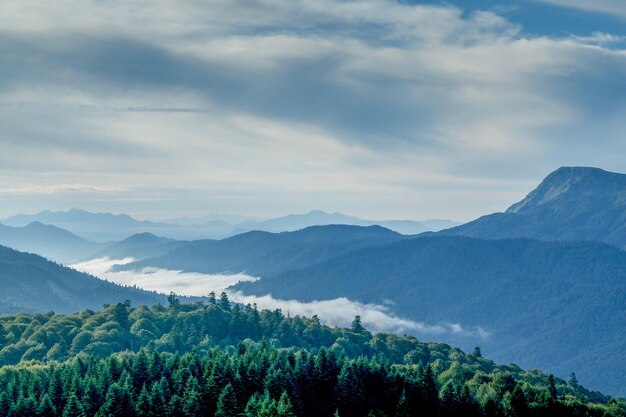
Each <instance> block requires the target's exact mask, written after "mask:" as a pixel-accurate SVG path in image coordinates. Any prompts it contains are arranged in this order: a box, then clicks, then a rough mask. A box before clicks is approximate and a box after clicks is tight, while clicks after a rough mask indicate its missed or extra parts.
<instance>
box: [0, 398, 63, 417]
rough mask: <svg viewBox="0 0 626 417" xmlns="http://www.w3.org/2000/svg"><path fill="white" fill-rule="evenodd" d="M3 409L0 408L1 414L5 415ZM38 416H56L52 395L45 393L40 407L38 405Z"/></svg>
mask: <svg viewBox="0 0 626 417" xmlns="http://www.w3.org/2000/svg"><path fill="white" fill-rule="evenodd" d="M3 415H5V414H2V411H1V410H0V416H3ZM37 416H38V417H56V416H57V409H56V407H55V406H54V404H53V403H52V400H51V399H50V396H48V394H45V395H44V396H43V398H42V399H41V401H40V402H39V407H37Z"/></svg>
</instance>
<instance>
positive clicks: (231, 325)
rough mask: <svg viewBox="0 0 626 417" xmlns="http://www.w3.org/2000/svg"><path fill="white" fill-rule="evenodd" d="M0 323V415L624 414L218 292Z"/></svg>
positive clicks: (451, 357) (505, 373)
mask: <svg viewBox="0 0 626 417" xmlns="http://www.w3.org/2000/svg"><path fill="white" fill-rule="evenodd" d="M0 323H1V324H2V327H3V328H5V329H6V330H7V332H6V333H5V334H6V340H5V343H4V345H3V346H2V350H1V351H0V355H4V356H2V357H4V358H5V360H6V358H13V359H12V360H14V361H15V362H12V363H11V364H7V365H5V366H3V367H1V368H0V416H3V417H4V416H9V417H20V416H29V417H31V416H41V417H48V416H50V417H52V416H55V417H56V416H63V417H74V416H77V417H82V416H84V417H121V416H124V417H157V416H166V417H169V416H171V417H174V416H175V417H178V416H182V417H196V416H219V417H231V416H233V417H234V416H237V417H239V416H245V417H309V416H311V417H318V416H319V417H330V416H333V415H340V416H342V417H351V416H352V417H365V416H387V417H392V416H398V417H401V416H412V415H420V416H425V417H431V416H432V417H448V416H450V417H456V416H464V417H479V416H485V417H487V416H499V417H548V416H552V415H558V416H563V417H578V416H587V417H624V416H626V412H625V408H624V404H623V403H620V402H618V401H615V400H611V399H610V398H608V397H604V396H601V395H598V394H594V393H590V392H589V391H587V390H585V389H584V388H583V387H581V386H580V385H578V383H576V387H575V388H574V387H572V386H570V385H568V384H567V383H566V382H565V381H563V380H560V379H558V378H554V377H553V376H547V375H544V374H541V373H539V372H537V371H531V372H523V371H521V370H520V369H519V368H518V367H516V366H512V365H511V366H498V365H496V364H494V363H493V362H491V361H489V360H487V359H485V358H483V357H481V356H480V355H476V354H475V353H473V354H465V353H463V352H462V351H460V350H459V349H455V348H451V347H450V346H448V345H445V344H437V343H420V342H419V341H417V340H416V339H415V338H412V337H408V336H405V337H398V336H394V335H387V334H377V335H372V334H371V333H369V332H368V331H367V330H365V329H363V328H361V327H360V326H356V325H353V326H352V328H350V329H339V328H329V327H327V326H324V325H322V324H320V322H319V320H318V319H317V318H315V317H314V318H311V319H308V318H303V317H297V316H296V317H285V316H284V315H283V314H282V313H281V312H280V311H278V310H277V311H268V310H263V311H259V310H257V309H256V308H254V307H252V306H245V307H242V306H239V305H231V304H230V303H228V305H226V303H220V302H219V301H216V302H215V303H211V304H209V305H202V304H192V305H189V304H179V305H177V306H176V307H175V308H168V309H166V308H163V307H160V306H155V307H154V308H152V309H150V308H147V307H144V306H142V307H139V308H133V307H131V306H130V305H128V303H122V304H118V305H111V306H108V307H107V308H105V309H104V310H103V311H101V312H97V313H96V312H93V311H86V312H82V313H79V314H72V315H54V314H47V315H41V314H39V315H31V316H28V315H17V316H3V317H0ZM138 328H141V329H140V330H138ZM133 329H134V330H133ZM147 329H150V333H151V334H152V337H149V338H144V337H141V336H139V334H138V333H139V332H140V331H141V330H146V331H147ZM76 338H80V339H81V341H80V342H76V343H74V341H75V340H76ZM85 341H86V342H85ZM94 344H99V345H98V346H100V347H101V348H102V350H98V349H95V348H93V345H94ZM35 345H37V346H39V345H43V346H44V348H45V349H49V350H48V351H47V353H46V352H45V354H42V355H40V359H38V360H29V361H25V360H24V361H20V359H21V358H22V357H23V354H22V356H20V355H19V354H15V353H13V354H11V355H8V354H7V353H6V352H19V351H23V352H26V351H28V350H29V349H30V348H31V347H32V346H35ZM90 346H91V347H90ZM50 350H54V355H53V356H54V357H55V358H60V359H61V361H57V360H49V359H48V357H50V356H51V355H50ZM346 352H350V353H349V354H347V353H346Z"/></svg>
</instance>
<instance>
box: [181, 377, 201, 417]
mask: <svg viewBox="0 0 626 417" xmlns="http://www.w3.org/2000/svg"><path fill="white" fill-rule="evenodd" d="M199 390H200V385H199V384H198V381H197V380H196V378H194V377H191V378H190V379H189V380H188V381H187V386H186V388H185V393H184V395H183V407H182V411H183V415H184V416H186V417H200V416H201V415H202V412H201V401H200V392H199Z"/></svg>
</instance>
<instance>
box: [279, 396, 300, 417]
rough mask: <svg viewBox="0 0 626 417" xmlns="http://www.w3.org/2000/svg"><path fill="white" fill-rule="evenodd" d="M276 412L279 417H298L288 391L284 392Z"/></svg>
mask: <svg viewBox="0 0 626 417" xmlns="http://www.w3.org/2000/svg"><path fill="white" fill-rule="evenodd" d="M276 411H277V413H276V414H277V416H278V417H296V414H295V413H294V411H293V406H292V404H291V399H290V398H289V395H288V394H287V391H283V393H282V394H281V396H280V400H279V401H278V406H277V410H276Z"/></svg>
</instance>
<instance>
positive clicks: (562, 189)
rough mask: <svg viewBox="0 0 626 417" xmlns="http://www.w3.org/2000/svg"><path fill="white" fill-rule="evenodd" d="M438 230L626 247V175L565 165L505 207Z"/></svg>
mask: <svg viewBox="0 0 626 417" xmlns="http://www.w3.org/2000/svg"><path fill="white" fill-rule="evenodd" d="M438 233H439V234H444V235H458V236H469V237H476V238H482V239H503V238H531V239H540V240H594V241H599V242H604V243H608V244H611V245H614V246H617V247H618V248H621V249H626V174H620V173H614V172H609V171H604V170H602V169H599V168H589V167H561V168H559V169H557V170H556V171H554V172H552V173H551V174H549V175H548V176H547V177H546V178H545V179H544V180H543V181H542V182H541V183H540V184H539V185H538V186H537V187H536V188H535V189H534V190H532V191H531V192H530V193H529V194H528V195H527V196H526V197H525V198H524V199H522V200H521V201H519V202H517V203H515V204H513V205H511V206H510V207H509V208H508V209H507V210H506V211H505V212H503V213H492V214H488V215H486V216H482V217H479V218H478V219H476V220H473V221H471V222H468V223H465V224H463V225H460V226H456V227H453V228H450V229H446V230H443V231H440V232H438Z"/></svg>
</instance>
